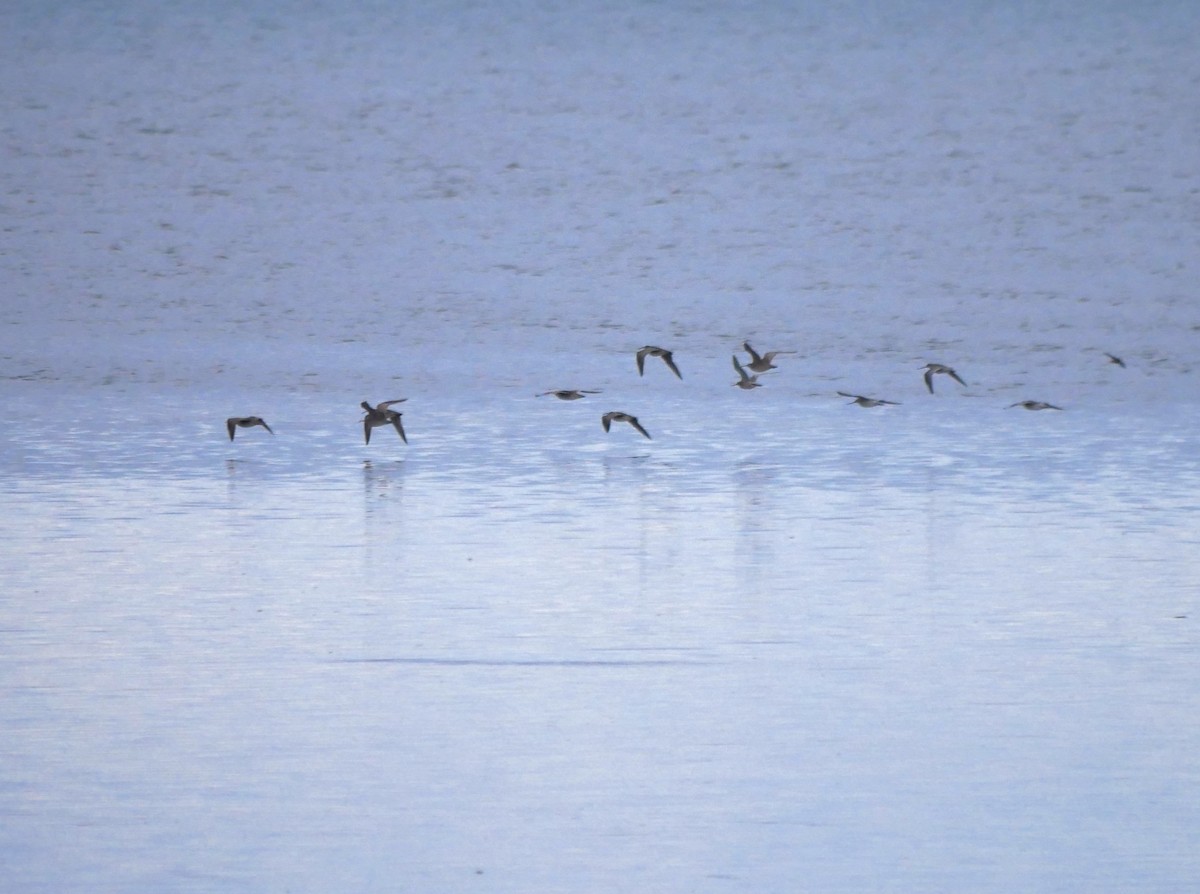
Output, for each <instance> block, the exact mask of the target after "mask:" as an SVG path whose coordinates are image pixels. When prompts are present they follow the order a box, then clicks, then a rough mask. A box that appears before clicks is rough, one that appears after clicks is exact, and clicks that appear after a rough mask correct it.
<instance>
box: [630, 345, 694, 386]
mask: <svg viewBox="0 0 1200 894" xmlns="http://www.w3.org/2000/svg"><path fill="white" fill-rule="evenodd" d="M647 357H661V358H662V362H663V363H665V364H666V365H667V368H668V369H669V370H671V372H673V373H675V375H676V376H677V377H679V378H680V379H682V378H683V375H682V374H681V373H680V372H679V367H678V366H676V365H675V355H674V354H672V353H671V352H670V351H668V350H667V349H666V348H657V347H655V346H654V345H646V347H644V348H642V349H641V350H640V351H638V352H637V365H638V375H639V376H641V375H645V373H646V358H647Z"/></svg>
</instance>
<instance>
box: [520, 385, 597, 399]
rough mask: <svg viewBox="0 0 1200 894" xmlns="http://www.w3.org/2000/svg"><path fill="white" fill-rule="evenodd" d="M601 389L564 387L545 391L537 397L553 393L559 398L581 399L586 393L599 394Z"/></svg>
mask: <svg viewBox="0 0 1200 894" xmlns="http://www.w3.org/2000/svg"><path fill="white" fill-rule="evenodd" d="M599 393H600V392H599V391H588V390H587V389H586V388H564V389H562V390H560V391H543V392H542V393H541V394H538V395H535V396H536V397H545V396H546V395H548V394H553V395H554V396H555V397H557V398H558V399H559V400H580V399H581V398H582V397H583V396H584V395H585V394H599Z"/></svg>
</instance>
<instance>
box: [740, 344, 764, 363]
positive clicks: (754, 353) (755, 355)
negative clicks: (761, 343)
mask: <svg viewBox="0 0 1200 894" xmlns="http://www.w3.org/2000/svg"><path fill="white" fill-rule="evenodd" d="M742 350H744V351H745V352H746V353H747V354H749V355H750V362H751V363H758V361H759V360H761V359H762V358H761V357H759V356H758V352H757V351H756V350H754V348H752V347H750V342H748V341H744V342H742Z"/></svg>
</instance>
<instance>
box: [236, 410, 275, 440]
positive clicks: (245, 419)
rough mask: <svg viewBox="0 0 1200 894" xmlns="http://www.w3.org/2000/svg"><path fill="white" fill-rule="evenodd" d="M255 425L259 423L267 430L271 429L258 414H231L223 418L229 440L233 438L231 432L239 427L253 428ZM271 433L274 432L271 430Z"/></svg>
mask: <svg viewBox="0 0 1200 894" xmlns="http://www.w3.org/2000/svg"><path fill="white" fill-rule="evenodd" d="M256 425H261V426H262V427H263V428H265V429H266V430H267V431H271V426H269V425H267V423H265V422H263V421H262V419H261V417H258V416H233V417H232V418H229V419H226V420H225V428H226V430H227V431H228V432H229V440H231V441H232V440H233V433H234V431H236V430H237V429H239V428H253V427H254V426H256ZM271 434H275V432H273V431H271Z"/></svg>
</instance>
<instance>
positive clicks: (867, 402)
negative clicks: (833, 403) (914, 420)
mask: <svg viewBox="0 0 1200 894" xmlns="http://www.w3.org/2000/svg"><path fill="white" fill-rule="evenodd" d="M838 394H840V395H841V396H842V397H852V398H854V400H852V401H850V403H852V404H858V405H859V406H860V407H885V406H888V407H898V406H900V404H898V403H896V401H894V400H881V399H879V398H878V397H863V396H862V395H861V394H847V393H846V392H845V391H839V392H838Z"/></svg>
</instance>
